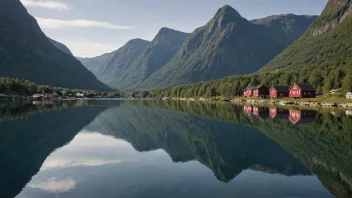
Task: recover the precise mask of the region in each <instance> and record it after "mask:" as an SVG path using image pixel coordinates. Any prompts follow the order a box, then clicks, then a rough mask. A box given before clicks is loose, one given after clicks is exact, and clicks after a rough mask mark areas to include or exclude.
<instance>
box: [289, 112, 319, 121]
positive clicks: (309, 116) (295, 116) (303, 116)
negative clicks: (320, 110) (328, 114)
mask: <svg viewBox="0 0 352 198" xmlns="http://www.w3.org/2000/svg"><path fill="white" fill-rule="evenodd" d="M315 114H316V112H315V111H305V110H290V116H289V119H290V120H291V122H292V123H293V124H297V123H299V122H312V121H313V119H314V117H315Z"/></svg>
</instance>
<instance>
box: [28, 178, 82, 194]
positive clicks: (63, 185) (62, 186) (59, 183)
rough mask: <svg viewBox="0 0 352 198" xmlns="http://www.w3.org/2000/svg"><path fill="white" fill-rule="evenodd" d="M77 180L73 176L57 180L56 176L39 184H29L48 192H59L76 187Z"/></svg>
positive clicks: (31, 186)
mask: <svg viewBox="0 0 352 198" xmlns="http://www.w3.org/2000/svg"><path fill="white" fill-rule="evenodd" d="M76 184H77V182H76V181H75V180H73V179H71V178H68V179H65V180H56V178H55V177H52V178H50V179H48V180H47V181H45V182H41V183H38V184H29V185H28V187H30V188H36V189H41V190H44V191H47V192H53V193H59V192H67V191H69V190H71V189H73V188H75V187H76Z"/></svg>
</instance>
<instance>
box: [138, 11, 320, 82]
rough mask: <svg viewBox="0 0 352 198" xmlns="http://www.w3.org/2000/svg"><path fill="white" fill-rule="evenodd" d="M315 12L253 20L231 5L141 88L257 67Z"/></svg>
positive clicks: (293, 36)
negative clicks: (307, 14)
mask: <svg viewBox="0 0 352 198" xmlns="http://www.w3.org/2000/svg"><path fill="white" fill-rule="evenodd" d="M314 19H315V17H314V16H295V15H281V16H275V17H271V18H266V19H262V20H254V21H252V22H250V21H248V20H246V19H245V18H243V17H241V15H240V14H239V13H238V12H237V11H236V10H234V9H233V8H232V7H230V6H224V7H223V8H221V9H219V10H218V12H217V13H216V14H215V16H214V17H213V19H211V20H210V21H209V22H208V23H207V24H206V25H205V26H203V27H201V28H198V29H196V30H195V31H194V32H193V33H192V34H191V35H190V36H189V37H188V39H187V40H186V41H185V42H184V44H183V46H182V48H181V49H180V51H179V52H178V53H177V54H176V55H175V57H174V58H173V59H172V60H171V61H170V62H169V63H167V64H166V65H165V66H163V67H162V68H161V69H160V70H158V71H157V72H155V73H154V74H153V75H151V77H150V78H149V79H147V80H146V82H145V85H144V86H145V87H140V88H141V89H143V88H147V89H154V88H163V87H167V86H174V85H180V84H190V83H195V82H200V81H206V80H212V79H219V78H223V77H225V76H230V75H237V74H248V73H252V72H255V71H257V70H258V69H260V68H261V67H262V66H264V65H265V64H266V63H268V62H269V61H270V60H271V59H273V58H274V57H275V56H276V55H277V54H279V53H280V52H281V51H282V50H284V49H285V48H286V47H287V46H288V45H289V44H291V43H292V42H293V41H294V40H295V39H297V38H298V37H299V36H300V35H301V34H303V33H304V31H305V30H306V29H307V28H308V27H309V25H310V24H311V22H312V21H313V20H314Z"/></svg>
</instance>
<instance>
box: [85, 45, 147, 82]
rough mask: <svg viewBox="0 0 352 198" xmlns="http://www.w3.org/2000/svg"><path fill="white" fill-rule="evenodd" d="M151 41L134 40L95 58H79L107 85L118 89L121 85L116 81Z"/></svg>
mask: <svg viewBox="0 0 352 198" xmlns="http://www.w3.org/2000/svg"><path fill="white" fill-rule="evenodd" d="M149 43H150V42H149V41H145V40H142V39H133V40H131V41H129V42H127V43H126V44H125V45H124V46H123V47H121V48H120V49H118V50H116V51H114V52H111V53H107V54H103V55H101V56H98V57H95V58H78V59H79V60H80V61H81V62H82V63H83V65H85V66H86V68H87V69H89V70H90V71H92V72H93V74H95V76H97V78H98V79H99V80H101V81H102V82H104V83H106V84H107V85H109V86H111V87H113V88H115V89H117V88H119V87H120V86H119V84H116V83H114V79H116V78H119V79H120V78H121V75H122V72H124V71H126V70H127V69H128V68H129V67H130V66H131V64H132V63H133V62H134V61H135V60H136V59H137V58H138V57H139V56H140V55H141V54H142V53H143V52H144V50H145V49H146V48H147V46H148V45H149Z"/></svg>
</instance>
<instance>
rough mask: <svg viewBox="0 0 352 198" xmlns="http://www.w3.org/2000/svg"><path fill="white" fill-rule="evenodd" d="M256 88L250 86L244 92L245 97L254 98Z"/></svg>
mask: <svg viewBox="0 0 352 198" xmlns="http://www.w3.org/2000/svg"><path fill="white" fill-rule="evenodd" d="M254 88H255V87H253V86H248V87H247V88H246V89H245V90H244V92H243V96H244V97H252V96H253V90H254Z"/></svg>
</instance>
